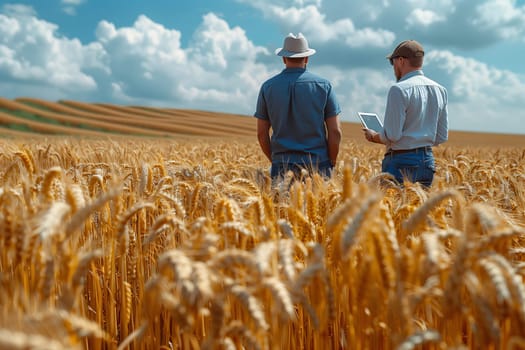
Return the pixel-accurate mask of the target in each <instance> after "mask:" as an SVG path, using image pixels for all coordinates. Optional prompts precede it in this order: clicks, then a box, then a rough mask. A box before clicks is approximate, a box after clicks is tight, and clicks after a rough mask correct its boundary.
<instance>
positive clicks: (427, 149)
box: [385, 146, 432, 156]
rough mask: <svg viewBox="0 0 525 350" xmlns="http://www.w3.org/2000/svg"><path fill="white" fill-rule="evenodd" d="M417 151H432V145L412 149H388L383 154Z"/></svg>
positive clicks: (391, 154)
mask: <svg viewBox="0 0 525 350" xmlns="http://www.w3.org/2000/svg"><path fill="white" fill-rule="evenodd" d="M418 152H432V147H430V146H424V147H418V148H412V149H390V150H388V151H387V152H386V153H385V156H393V155H396V154H403V153H418Z"/></svg>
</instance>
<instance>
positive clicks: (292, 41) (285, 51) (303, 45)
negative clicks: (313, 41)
mask: <svg viewBox="0 0 525 350" xmlns="http://www.w3.org/2000/svg"><path fill="white" fill-rule="evenodd" d="M314 53H315V50H314V49H310V48H309V47H308V41H307V40H306V38H305V37H304V36H303V34H301V33H299V34H297V36H295V35H293V34H292V33H290V34H288V36H287V37H286V38H284V44H283V47H281V48H278V49H277V50H275V54H276V55H277V56H283V57H308V56H311V55H313V54H314Z"/></svg>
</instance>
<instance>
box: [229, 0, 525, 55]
mask: <svg viewBox="0 0 525 350" xmlns="http://www.w3.org/2000/svg"><path fill="white" fill-rule="evenodd" d="M237 1H238V2H241V3H245V4H247V5H249V6H252V7H253V8H255V9H257V10H258V11H260V12H261V13H262V14H263V16H264V17H265V18H266V19H267V20H268V21H271V22H274V23H276V25H277V26H279V28H280V29H281V32H282V33H283V34H286V33H288V32H290V31H296V29H295V28H298V29H299V30H300V31H302V32H303V33H310V35H311V36H313V37H315V38H316V39H318V40H320V41H325V40H326V41H330V40H333V39H335V38H337V37H340V36H342V35H346V37H347V38H349V40H348V42H352V41H353V40H352V38H353V37H354V36H357V37H358V38H359V37H360V33H359V32H360V31H368V32H369V33H374V38H376V41H374V40H373V41H372V42H375V43H376V44H377V45H385V43H386V45H388V43H390V44H392V42H391V41H392V39H391V38H390V36H388V33H391V34H392V36H393V37H394V40H396V39H397V41H401V40H404V39H405V38H409V37H410V38H411V37H415V36H417V37H418V38H419V39H420V40H421V41H424V42H426V43H427V44H429V45H435V46H440V47H451V46H455V47H461V48H473V49H475V48H479V47H487V46H489V45H492V44H494V43H497V42H498V41H500V40H502V39H512V40H516V41H522V40H523V37H525V5H523V4H522V5H519V3H517V2H516V1H515V0H463V1H454V0H440V1H435V0H397V1H391V0H368V1H366V2H362V1H348V0H330V1H322V2H321V1H319V2H313V3H302V2H298V1H294V0H249V1H248V0H237ZM308 28H309V29H310V31H308V30H307V29H308ZM394 33H395V35H394ZM316 36H317V37H316ZM379 38H383V40H377V39H379ZM358 42H359V41H358ZM355 47H356V46H354V48H355ZM357 47H358V46H357Z"/></svg>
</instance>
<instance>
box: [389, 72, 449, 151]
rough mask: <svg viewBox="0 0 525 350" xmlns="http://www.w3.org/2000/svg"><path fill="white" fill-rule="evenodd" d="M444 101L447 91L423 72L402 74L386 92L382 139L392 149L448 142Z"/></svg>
mask: <svg viewBox="0 0 525 350" xmlns="http://www.w3.org/2000/svg"><path fill="white" fill-rule="evenodd" d="M447 102H448V97H447V90H446V89H445V88H444V87H443V86H441V85H439V84H438V83H436V82H435V81H433V80H431V79H429V78H427V77H425V76H424V75H423V71H421V70H416V71H413V72H410V73H407V74H405V75H404V76H403V77H402V78H401V79H400V80H399V81H398V82H397V83H396V84H394V85H393V86H392V87H391V88H390V90H389V92H388V99H387V103H386V110H385V118H384V123H383V124H384V125H383V130H382V132H381V133H380V134H379V135H380V137H381V141H383V143H385V145H386V148H387V149H393V150H404V149H414V148H418V147H424V146H436V145H439V144H440V143H443V142H445V141H447V139H448V109H447Z"/></svg>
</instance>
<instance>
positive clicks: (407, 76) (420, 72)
mask: <svg viewBox="0 0 525 350" xmlns="http://www.w3.org/2000/svg"><path fill="white" fill-rule="evenodd" d="M416 75H424V74H423V71H422V70H421V69H416V70H413V71H412V72H408V73H407V74H405V75H403V76H402V77H401V79H399V81H403V80H406V79H408V78H412V77H415V76H416Z"/></svg>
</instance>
